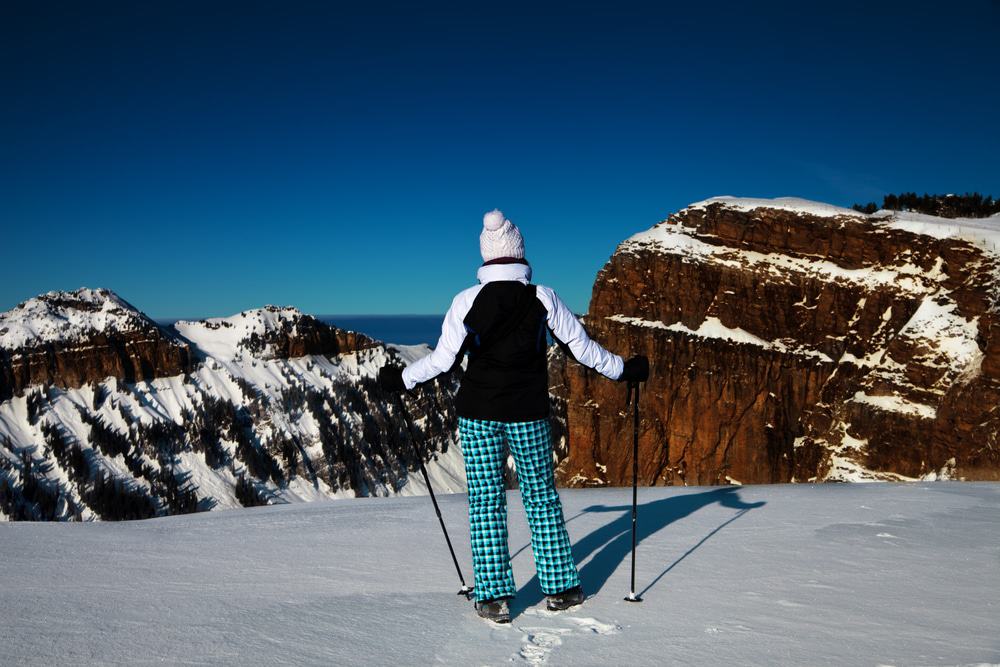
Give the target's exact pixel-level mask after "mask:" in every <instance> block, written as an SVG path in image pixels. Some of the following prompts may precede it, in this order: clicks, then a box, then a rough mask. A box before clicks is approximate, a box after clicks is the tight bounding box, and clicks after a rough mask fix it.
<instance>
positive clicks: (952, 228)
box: [629, 196, 1000, 253]
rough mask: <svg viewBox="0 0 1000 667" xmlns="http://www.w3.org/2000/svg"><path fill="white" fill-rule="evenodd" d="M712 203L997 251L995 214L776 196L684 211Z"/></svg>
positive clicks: (726, 200) (999, 235) (999, 237)
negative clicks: (866, 208) (844, 220)
mask: <svg viewBox="0 0 1000 667" xmlns="http://www.w3.org/2000/svg"><path fill="white" fill-rule="evenodd" d="M712 204H721V205H722V206H724V207H725V208H731V209H735V210H738V211H753V210H755V209H758V208H770V209H777V210H780V211H792V212H794V213H804V214H807V215H813V216H816V217H820V218H833V217H839V216H849V217H852V218H858V219H867V220H871V221H873V222H874V223H876V224H878V225H879V226H882V227H887V228H889V229H899V230H902V231H906V232H910V233H912V234H921V235H923V236H930V237H933V238H936V239H947V238H954V239H961V240H964V241H969V242H970V243H973V244H975V245H978V246H980V247H982V248H983V249H985V250H988V251H990V252H994V253H996V252H1000V214H995V215H992V216H990V217H988V218H941V217H938V216H934V215H926V214H923V213H914V212H912V211H887V210H884V209H883V210H880V211H876V212H875V213H872V214H871V215H869V214H867V213H862V212H860V211H855V210H854V209H850V208H843V207H840V206H834V205H832V204H825V203H823V202H818V201H810V200H808V199H800V198H798V197H775V198H774V199H767V198H761V197H730V196H723V197H710V198H709V199H705V200H702V201H699V202H695V203H693V204H690V205H689V206H688V207H687V208H686V209H684V210H692V209H703V208H707V207H708V206H710V205H712ZM636 236H639V235H636ZM632 238H635V237H632ZM629 240H632V239H629Z"/></svg>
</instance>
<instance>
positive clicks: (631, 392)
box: [625, 381, 642, 602]
mask: <svg viewBox="0 0 1000 667" xmlns="http://www.w3.org/2000/svg"><path fill="white" fill-rule="evenodd" d="M633 399H634V401H635V402H634V403H633ZM629 404H631V405H632V587H631V588H630V589H629V593H628V595H626V596H625V601H626V602H642V598H641V597H639V596H638V595H636V594H635V533H636V515H637V513H638V512H637V501H638V484H639V383H638V382H633V381H629V383H628V397H627V398H626V399H625V407H626V409H627V408H628V406H629Z"/></svg>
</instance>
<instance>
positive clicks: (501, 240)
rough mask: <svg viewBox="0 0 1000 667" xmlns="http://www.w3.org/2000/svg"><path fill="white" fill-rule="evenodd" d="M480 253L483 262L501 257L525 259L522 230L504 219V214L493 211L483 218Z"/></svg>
mask: <svg viewBox="0 0 1000 667" xmlns="http://www.w3.org/2000/svg"><path fill="white" fill-rule="evenodd" d="M479 252H480V253H482V255H483V261H484V262H488V261H490V260H491V259H499V258H501V257H512V258H514V259H524V239H522V238H521V230H519V229H518V228H517V226H516V225H515V224H514V223H513V222H511V221H510V220H508V219H506V218H505V217H503V212H502V211H500V210H499V209H493V210H492V211H490V212H489V213H487V214H486V215H484V216H483V232H482V234H480V235H479Z"/></svg>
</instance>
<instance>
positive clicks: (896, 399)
mask: <svg viewBox="0 0 1000 667" xmlns="http://www.w3.org/2000/svg"><path fill="white" fill-rule="evenodd" d="M998 229H1000V220H996V219H989V220H985V221H984V220H943V219H939V218H932V217H930V216H922V215H917V214H907V213H887V212H879V213H876V214H873V215H864V214H860V213H857V212H855V211H851V210H848V209H839V208H835V207H831V206H826V205H822V204H815V203H812V202H805V201H802V200H736V199H731V198H717V199H713V200H708V201H706V202H702V203H700V204H696V205H692V206H690V207H688V208H687V209H685V210H683V211H681V212H679V213H677V214H675V215H672V216H670V218H668V219H667V220H665V221H664V222H661V223H660V224H658V225H656V226H655V227H653V228H652V229H650V230H648V231H646V232H643V233H640V234H637V235H635V236H633V237H632V238H630V239H628V240H627V241H625V242H624V243H622V244H621V245H620V246H619V248H618V249H617V251H616V252H615V254H614V256H613V257H612V258H611V260H610V261H609V262H608V263H607V265H606V266H605V267H604V268H603V269H602V270H601V272H600V273H599V274H598V277H597V281H596V282H595V285H594V289H593V295H592V299H591V307H590V313H589V314H588V316H587V317H586V325H587V328H588V330H589V331H590V332H591V333H592V334H593V335H594V337H595V338H596V339H597V340H599V341H600V342H602V343H604V344H606V345H608V346H609V347H610V348H611V349H614V350H618V351H624V352H627V353H628V354H640V353H641V354H646V355H648V356H649V357H650V359H651V360H652V365H653V369H652V377H651V379H650V382H649V384H648V385H647V386H646V387H644V390H645V391H644V393H643V399H642V403H641V405H642V413H643V421H642V428H641V434H640V460H639V469H640V477H641V482H642V483H644V484H725V483H728V482H742V483H752V482H756V483H760V482H788V481H807V480H809V481H815V480H831V481H838V480H839V481H858V480H865V479H903V478H917V477H926V476H931V477H933V476H939V475H942V474H945V475H951V476H956V477H964V478H968V479H995V478H997V473H998V471H1000V451H998V449H997V445H996V442H997V433H998V431H1000V416H998V414H997V410H996V406H997V405H998V400H1000V329H998V328H997V327H996V326H994V323H995V322H996V321H997V309H996V305H997V296H998V293H1000V277H998V276H1000V270H998V266H1000V265H998V257H997V246H998V245H1000V232H998ZM552 371H553V373H552V376H553V379H552V387H553V394H554V398H555V399H556V403H557V404H558V405H564V406H565V407H564V409H563V417H564V418H565V419H566V422H567V434H568V453H567V456H566V458H565V459H564V460H563V461H562V463H561V465H560V468H559V477H560V480H561V481H562V482H563V483H565V484H569V485H577V486H581V485H583V486H585V485H604V484H610V485H620V484H629V483H631V446H630V444H631V422H630V421H629V420H627V419H626V418H625V415H624V412H623V411H624V405H623V404H624V400H625V396H624V393H625V392H624V388H623V387H621V386H620V385H617V384H615V383H611V382H608V381H606V380H604V379H601V378H598V377H595V376H594V374H593V373H590V372H586V371H584V370H582V369H580V368H579V367H578V366H577V365H575V364H566V363H565V361H564V360H562V359H560V358H556V359H555V360H554V361H553V364H552Z"/></svg>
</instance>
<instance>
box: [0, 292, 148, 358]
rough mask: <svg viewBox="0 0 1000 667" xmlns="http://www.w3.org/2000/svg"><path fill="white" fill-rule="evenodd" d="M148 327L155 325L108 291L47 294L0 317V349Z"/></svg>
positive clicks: (12, 348) (79, 338)
mask: <svg viewBox="0 0 1000 667" xmlns="http://www.w3.org/2000/svg"><path fill="white" fill-rule="evenodd" d="M150 327H153V328H155V327H156V324H155V323H154V322H153V321H152V320H150V319H149V318H148V317H146V316H145V315H143V314H142V313H141V312H140V311H139V310H137V309H136V308H135V307H134V306H132V305H131V304H130V303H128V302H127V301H125V300H124V299H122V298H121V297H120V296H118V295H117V294H115V293H114V292H112V291H111V290H108V289H89V288H86V287H81V288H80V289H78V290H76V291H73V292H55V291H53V292H48V293H46V294H43V295H41V296H37V297H35V298H33V299H28V300H27V301H24V302H23V303H20V304H18V305H17V306H16V307H14V308H12V309H11V310H8V311H7V312H4V313H0V348H5V349H8V350H16V349H18V348H21V347H25V346H30V345H37V344H41V343H56V342H58V343H66V342H73V341H78V340H81V339H84V338H86V337H88V336H91V335H93V334H95V333H105V332H116V333H118V332H124V331H134V330H141V329H148V328H150Z"/></svg>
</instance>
